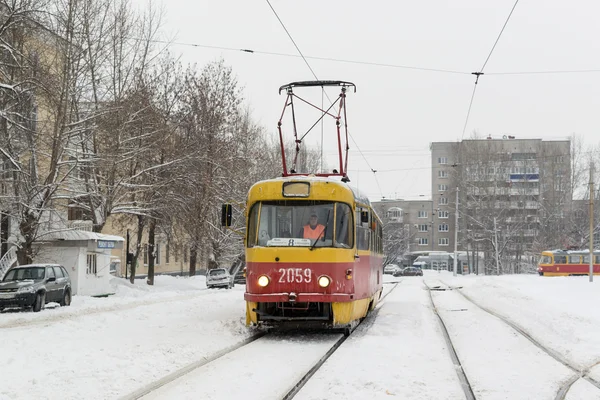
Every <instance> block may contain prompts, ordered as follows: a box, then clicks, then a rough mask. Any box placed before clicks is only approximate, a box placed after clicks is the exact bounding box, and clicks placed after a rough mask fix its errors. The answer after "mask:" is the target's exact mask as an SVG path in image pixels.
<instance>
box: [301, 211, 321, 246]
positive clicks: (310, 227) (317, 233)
mask: <svg viewBox="0 0 600 400" xmlns="http://www.w3.org/2000/svg"><path fill="white" fill-rule="evenodd" d="M324 233H325V225H322V224H319V215H318V214H317V211H316V210H311V212H310V218H309V220H308V224H306V225H304V227H303V228H302V230H301V231H300V234H299V235H298V236H300V237H302V238H304V239H312V240H317V239H320V238H322V237H323V234H324Z"/></svg>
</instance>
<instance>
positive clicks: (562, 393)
mask: <svg viewBox="0 0 600 400" xmlns="http://www.w3.org/2000/svg"><path fill="white" fill-rule="evenodd" d="M440 282H441V283H442V284H443V285H444V286H446V287H447V288H451V286H450V285H448V284H446V283H444V282H443V281H440ZM453 289H456V290H455V292H457V293H459V294H460V295H461V296H462V297H463V298H464V299H466V300H467V301H469V302H470V303H472V304H473V305H475V306H476V307H478V308H479V309H481V310H483V311H485V312H486V313H488V314H490V315H492V316H494V317H496V318H497V319H499V320H500V321H502V322H503V323H505V324H506V325H508V326H510V327H511V328H512V329H514V330H515V331H517V332H518V333H519V334H521V335H522V336H523V337H524V338H526V339H527V340H529V341H530V342H531V343H532V344H533V345H535V346H536V347H538V348H539V349H540V350H541V351H543V352H544V353H546V354H548V355H549V356H550V357H552V358H553V359H555V360H556V361H558V362H559V363H560V364H562V365H564V366H565V367H567V368H568V369H569V370H571V371H572V372H573V373H574V375H572V376H571V377H569V378H568V379H567V380H566V381H564V382H563V383H562V385H561V386H560V388H559V390H558V391H557V393H556V396H555V397H554V399H555V400H565V399H567V393H568V392H569V389H570V388H571V387H572V386H573V384H574V383H575V382H577V381H578V380H580V379H584V380H585V381H587V382H589V383H590V384H591V385H593V386H595V387H596V388H598V389H600V382H598V381H597V380H596V379H594V378H592V377H591V376H590V372H591V370H592V369H593V368H594V367H596V366H598V365H600V361H596V362H594V363H593V364H592V365H589V366H586V367H584V368H581V366H578V365H577V364H576V363H575V362H573V361H571V360H569V359H567V358H565V357H563V356H562V355H561V354H560V353H558V352H557V351H555V350H553V349H551V348H550V347H548V346H546V345H544V344H542V343H541V342H540V341H538V340H537V339H535V338H534V337H533V336H532V335H531V334H530V333H529V332H528V331H527V330H526V329H525V328H524V327H522V326H520V325H518V324H517V323H515V322H514V321H511V320H510V319H509V318H507V317H505V316H503V315H501V314H499V313H497V312H495V311H494V310H491V309H490V308H488V307H485V306H483V305H481V304H480V303H478V302H477V301H475V300H474V299H473V298H471V297H470V296H468V295H467V294H465V293H464V292H462V291H461V290H459V289H461V288H460V287H457V288H453Z"/></svg>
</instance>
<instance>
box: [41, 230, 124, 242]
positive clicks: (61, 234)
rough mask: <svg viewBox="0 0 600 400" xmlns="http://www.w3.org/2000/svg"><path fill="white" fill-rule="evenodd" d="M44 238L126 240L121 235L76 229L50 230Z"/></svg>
mask: <svg viewBox="0 0 600 400" xmlns="http://www.w3.org/2000/svg"><path fill="white" fill-rule="evenodd" d="M41 239H42V240H106V241H112V242H124V241H125V239H124V238H123V237H121V236H116V235H107V234H104V233H97V232H90V231H80V230H76V229H72V230H64V231H56V232H50V233H48V234H47V235H44V236H43V237H42V238H41Z"/></svg>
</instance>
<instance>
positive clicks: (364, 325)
mask: <svg viewBox="0 0 600 400" xmlns="http://www.w3.org/2000/svg"><path fill="white" fill-rule="evenodd" d="M400 282H402V280H400V281H398V282H390V283H391V284H394V286H393V287H392V288H391V289H390V290H388V291H387V292H385V294H383V295H382V296H381V298H380V299H379V302H378V303H377V306H376V307H375V309H374V310H372V311H371V313H370V314H369V315H367V317H366V318H364V319H363V320H362V321H361V322H360V323H359V324H358V325H357V326H356V327H355V328H354V330H353V332H352V333H354V331H356V329H358V327H359V326H360V327H361V329H363V330H364V331H366V330H368V329H369V328H370V327H371V326H372V325H373V323H374V322H375V319H376V318H377V315H378V314H379V310H381V307H382V306H383V304H384V300H385V298H386V297H387V295H389V294H390V293H391V292H393V291H394V289H396V287H398V284H400ZM349 337H350V336H345V335H344V336H343V337H342V338H340V339H339V340H338V341H337V342H336V343H335V344H334V345H333V346H332V347H331V349H329V350H328V351H327V353H325V355H324V356H323V357H321V359H320V360H319V361H318V362H317V363H316V364H315V365H313V366H312V368H311V369H310V370H309V371H308V372H307V373H306V374H305V375H304V376H303V377H302V378H301V379H300V380H299V381H298V383H296V384H295V385H294V386H293V387H292V389H290V391H289V392H288V393H287V394H286V395H285V396H284V397H283V399H282V400H291V399H293V398H294V396H296V395H297V394H298V393H299V392H300V390H301V389H302V388H303V387H304V385H305V384H306V382H308V381H309V380H310V378H312V376H313V375H314V374H315V373H316V372H317V371H318V370H319V368H321V367H322V366H323V364H325V362H326V361H327V360H328V359H329V357H331V356H332V355H333V353H335V351H336V350H337V349H338V348H339V347H340V346H341V345H342V344H343V343H344V342H345V341H346V339H348V338H349Z"/></svg>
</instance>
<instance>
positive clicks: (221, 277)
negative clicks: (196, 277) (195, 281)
mask: <svg viewBox="0 0 600 400" xmlns="http://www.w3.org/2000/svg"><path fill="white" fill-rule="evenodd" d="M206 287H207V288H209V289H210V288H214V287H221V288H226V289H231V288H232V287H233V277H232V276H231V275H230V274H229V272H228V271H227V270H226V269H225V268H214V269H210V270H208V273H207V274H206Z"/></svg>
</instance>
